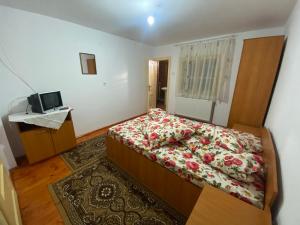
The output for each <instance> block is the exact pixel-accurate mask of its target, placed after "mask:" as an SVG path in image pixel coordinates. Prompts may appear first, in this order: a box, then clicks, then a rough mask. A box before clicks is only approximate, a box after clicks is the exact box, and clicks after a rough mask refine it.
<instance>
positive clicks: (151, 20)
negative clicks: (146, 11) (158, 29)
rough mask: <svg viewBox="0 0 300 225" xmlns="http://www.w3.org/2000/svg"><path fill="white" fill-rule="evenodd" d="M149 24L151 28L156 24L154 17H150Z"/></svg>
mask: <svg viewBox="0 0 300 225" xmlns="http://www.w3.org/2000/svg"><path fill="white" fill-rule="evenodd" d="M147 22H148V24H149V26H152V25H153V24H154V22H155V19H154V17H153V16H148V18H147Z"/></svg>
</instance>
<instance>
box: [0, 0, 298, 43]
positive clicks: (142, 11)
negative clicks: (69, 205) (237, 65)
mask: <svg viewBox="0 0 300 225" xmlns="http://www.w3.org/2000/svg"><path fill="white" fill-rule="evenodd" d="M296 1H297V0H25V1H24V0H0V4H2V5H6V6H10V7H14V8H19V9H23V10H27V11H31V12H35V13H39V14H42V15H47V16H50V17H55V18H59V19H62V20H66V21H70V22H73V23H77V24H81V25H84V26H87V27H92V28H95V29H98V30H101V31H104V32H108V33H112V34H116V35H119V36H122V37H125V38H128V39H132V40H136V41H139V42H143V43H146V44H149V45H154V46H158V45H164V44H171V43H176V42H182V41H188V40H193V39H199V38H204V37H209V36H215V35H222V34H229V33H236V32H242V31H248V30H255V29H262V28H269V27H276V26H283V25H285V23H286V21H287V19H288V17H289V14H290V13H291V11H292V9H293V7H294V5H295V3H296ZM149 15H153V16H154V17H155V24H154V25H153V26H152V27H149V26H148V24H147V17H148V16H149Z"/></svg>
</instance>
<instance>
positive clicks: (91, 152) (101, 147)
mask: <svg viewBox="0 0 300 225" xmlns="http://www.w3.org/2000/svg"><path fill="white" fill-rule="evenodd" d="M105 137H106V135H102V136H99V137H96V138H94V139H92V140H89V141H86V142H83V143H81V144H79V145H78V146H77V147H76V148H74V149H72V150H71V151H68V152H65V153H63V154H61V157H62V158H63V160H64V161H65V162H66V164H67V165H68V166H69V167H70V168H71V169H72V170H77V169H78V168H81V167H83V166H86V165H89V164H91V163H94V162H96V161H98V160H100V159H101V158H103V157H104V156H106V151H105V150H106V146H105Z"/></svg>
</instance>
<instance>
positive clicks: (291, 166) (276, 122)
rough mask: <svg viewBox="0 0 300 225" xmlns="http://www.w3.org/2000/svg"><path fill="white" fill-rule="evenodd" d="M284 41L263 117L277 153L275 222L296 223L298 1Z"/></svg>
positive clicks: (299, 180)
mask: <svg viewBox="0 0 300 225" xmlns="http://www.w3.org/2000/svg"><path fill="white" fill-rule="evenodd" d="M287 35H288V41H287V46H286V50H285V54H284V58H283V62H282V66H281V70H280V74H279V78H278V81H277V84H276V88H275V92H274V96H273V99H272V103H271V106H270V110H269V114H268V117H267V120H266V126H267V127H268V128H269V129H270V130H271V132H272V134H273V138H274V141H275V144H276V147H277V151H278V156H279V166H280V168H279V170H280V171H281V176H280V178H281V183H282V185H281V187H280V195H279V201H278V203H277V211H279V214H278V217H277V223H278V224H282V225H285V224H286V225H298V224H299V222H300V214H299V207H300V194H299V190H300V176H299V160H300V148H299V140H300V129H299V128H300V104H299V87H300V63H299V60H300V2H299V1H298V3H297V5H296V7H295V9H294V12H293V14H292V16H291V18H290V20H289V23H288V25H287Z"/></svg>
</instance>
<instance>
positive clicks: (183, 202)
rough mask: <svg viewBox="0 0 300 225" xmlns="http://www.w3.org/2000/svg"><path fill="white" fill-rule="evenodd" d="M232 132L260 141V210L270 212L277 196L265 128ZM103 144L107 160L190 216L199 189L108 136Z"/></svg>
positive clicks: (270, 144)
mask: <svg viewBox="0 0 300 225" xmlns="http://www.w3.org/2000/svg"><path fill="white" fill-rule="evenodd" d="M233 128H234V129H237V130H240V131H245V132H249V133H253V134H254V135H256V136H258V137H261V139H262V145H263V150H264V160H265V163H266V171H267V179H266V186H265V203H264V210H265V211H268V212H270V208H271V206H272V204H273V202H274V200H275V198H276V196H277V192H278V190H277V171H276V157H275V149H274V144H273V141H272V137H271V134H270V132H269V131H268V130H267V129H266V128H252V127H247V126H243V125H235V126H234V127H233ZM106 144H107V154H108V158H109V159H110V160H112V161H113V162H114V163H116V164H117V165H118V166H119V167H120V168H122V169H123V170H124V171H126V172H127V173H128V174H129V175H131V176H132V177H134V178H135V179H136V180H137V181H138V182H140V183H142V184H143V185H144V186H146V187H147V188H149V189H150V190H151V191H152V192H153V193H155V194H156V195H157V196H158V197H160V198H161V199H163V200H164V201H165V202H167V203H168V204H169V205H171V206H172V207H173V208H174V209H176V210H177V211H178V212H180V213H182V214H183V215H184V216H187V217H188V216H189V215H190V213H191V211H192V209H193V207H194V205H195V203H196V201H197V199H198V197H199V195H200V193H201V191H202V188H200V187H198V186H196V185H194V184H192V183H191V182H188V181H186V180H184V179H182V178H180V177H179V176H178V175H176V174H175V173H173V172H171V171H170V170H168V169H167V168H164V167H162V166H161V165H159V164H158V163H156V162H153V161H151V160H149V159H148V158H146V157H145V156H143V155H142V154H140V153H138V152H136V151H135V150H133V149H131V148H129V147H127V146H126V145H124V144H121V143H120V142H119V141H117V140H115V139H113V138H111V137H109V136H108V137H107V138H106Z"/></svg>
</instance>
